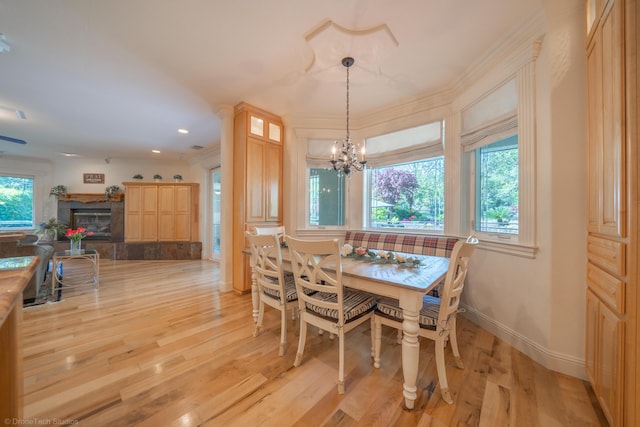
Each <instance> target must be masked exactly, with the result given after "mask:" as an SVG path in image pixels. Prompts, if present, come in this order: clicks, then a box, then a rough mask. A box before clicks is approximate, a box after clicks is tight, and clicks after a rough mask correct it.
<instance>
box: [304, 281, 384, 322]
mask: <svg viewBox="0 0 640 427" xmlns="http://www.w3.org/2000/svg"><path fill="white" fill-rule="evenodd" d="M312 297H313V298H315V299H318V300H321V301H330V302H334V303H336V302H337V297H336V295H335V294H330V293H326V292H316V293H315V294H313V295H312ZM305 305H306V307H307V310H310V311H313V312H315V313H317V314H318V315H320V316H321V317H324V318H325V319H329V320H338V310H337V309H328V308H324V307H318V306H316V305H313V304H311V303H306V304H305ZM375 308H376V298H375V297H374V296H373V295H370V294H368V293H366V292H358V291H353V290H349V289H345V290H344V317H345V322H350V321H352V320H356V319H357V318H359V317H360V316H362V315H365V314H367V313H369V312H371V311H373V310H374V309H375Z"/></svg>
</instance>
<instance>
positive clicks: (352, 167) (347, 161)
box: [329, 56, 367, 176]
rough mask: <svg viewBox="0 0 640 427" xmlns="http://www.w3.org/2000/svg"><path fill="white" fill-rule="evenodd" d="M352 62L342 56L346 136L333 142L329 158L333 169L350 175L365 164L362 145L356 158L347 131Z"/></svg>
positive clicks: (355, 148) (356, 152) (356, 150)
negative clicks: (345, 72)
mask: <svg viewBox="0 0 640 427" xmlns="http://www.w3.org/2000/svg"><path fill="white" fill-rule="evenodd" d="M354 62H355V60H354V59H353V58H351V57H349V56H348V57H346V58H342V65H344V67H345V68H346V69H347V137H346V138H345V139H342V140H338V141H335V142H334V143H333V148H332V149H331V160H329V163H331V167H332V168H333V170H337V171H341V172H342V173H344V174H345V175H347V176H351V173H352V172H353V171H358V172H361V171H362V170H364V168H365V167H366V165H367V161H366V160H365V147H364V145H363V146H362V150H361V156H362V159H361V160H358V147H356V146H355V145H354V144H353V143H352V142H351V134H350V132H349V67H351V66H352V65H353V63H354Z"/></svg>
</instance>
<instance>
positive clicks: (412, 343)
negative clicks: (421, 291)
mask: <svg viewBox="0 0 640 427" xmlns="http://www.w3.org/2000/svg"><path fill="white" fill-rule="evenodd" d="M406 302H407V304H405V305H406V306H402V303H403V300H402V299H400V304H401V307H402V314H403V316H404V321H403V322H402V332H403V338H402V373H403V375H404V384H403V391H402V394H403V395H404V404H405V406H406V407H407V409H413V406H414V404H415V401H416V399H417V397H418V395H417V393H416V392H417V388H416V380H417V377H418V357H419V356H420V342H419V341H418V331H419V330H420V325H419V324H418V316H419V314H420V312H419V310H417V309H416V308H417V307H416V306H415V304H416V302H415V301H413V298H411V301H406ZM420 302H422V298H420Z"/></svg>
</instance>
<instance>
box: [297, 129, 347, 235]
mask: <svg viewBox="0 0 640 427" xmlns="http://www.w3.org/2000/svg"><path fill="white" fill-rule="evenodd" d="M333 143H334V141H329V140H309V141H308V148H307V210H306V215H307V218H306V222H307V224H306V225H307V226H308V227H342V226H344V225H345V202H346V179H347V178H346V177H345V176H344V174H342V173H341V172H339V171H335V170H333V169H329V156H330V154H331V147H333Z"/></svg>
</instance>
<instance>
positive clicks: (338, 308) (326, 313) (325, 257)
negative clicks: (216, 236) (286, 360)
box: [287, 236, 376, 394]
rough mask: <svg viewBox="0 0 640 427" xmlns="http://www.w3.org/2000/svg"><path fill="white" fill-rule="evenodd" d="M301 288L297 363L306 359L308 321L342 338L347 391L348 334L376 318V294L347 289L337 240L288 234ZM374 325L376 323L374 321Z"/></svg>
mask: <svg viewBox="0 0 640 427" xmlns="http://www.w3.org/2000/svg"><path fill="white" fill-rule="evenodd" d="M287 244H288V245H289V249H290V252H291V264H292V267H293V276H294V278H295V283H296V289H297V291H298V306H299V320H300V339H299V342H298V353H297V354H296V359H295V362H294V364H293V366H299V365H300V363H301V362H302V355H303V352H304V346H305V341H306V337H307V324H311V325H314V326H317V327H318V328H320V329H322V330H326V331H332V332H333V333H334V334H335V335H336V336H337V337H338V343H339V344H338V347H339V348H338V358H339V362H338V393H340V394H344V347H345V334H346V333H347V332H349V331H350V330H352V329H353V328H355V327H356V326H358V325H360V324H362V323H363V322H366V321H371V320H372V318H373V310H374V308H375V303H376V300H375V297H374V296H373V295H370V294H367V293H365V292H360V291H356V290H353V289H348V288H346V289H345V288H344V287H343V285H342V260H341V258H340V247H339V243H338V240H337V239H333V240H319V241H305V240H297V239H294V238H292V237H290V236H287ZM372 326H373V324H372Z"/></svg>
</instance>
